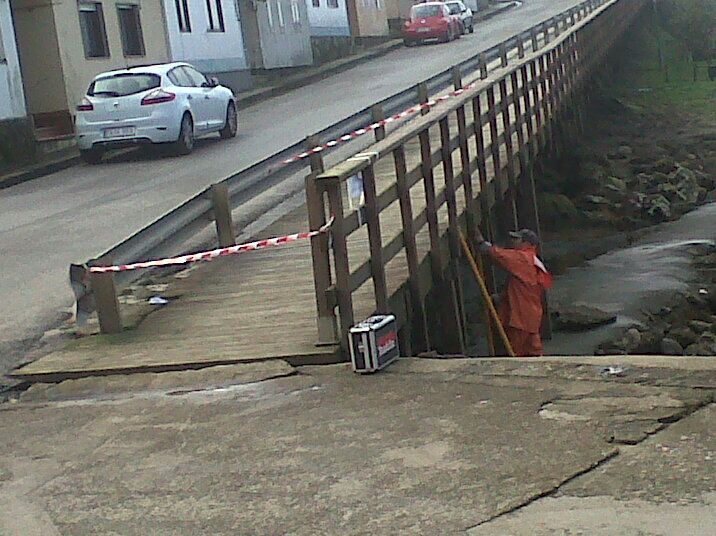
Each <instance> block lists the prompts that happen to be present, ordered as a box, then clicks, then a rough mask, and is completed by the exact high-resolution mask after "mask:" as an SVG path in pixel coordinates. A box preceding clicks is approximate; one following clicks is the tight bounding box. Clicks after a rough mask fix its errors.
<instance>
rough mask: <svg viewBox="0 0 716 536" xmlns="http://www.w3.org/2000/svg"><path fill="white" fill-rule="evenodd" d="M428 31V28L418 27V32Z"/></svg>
mask: <svg viewBox="0 0 716 536" xmlns="http://www.w3.org/2000/svg"><path fill="white" fill-rule="evenodd" d="M429 31H430V28H418V33H425V32H429Z"/></svg>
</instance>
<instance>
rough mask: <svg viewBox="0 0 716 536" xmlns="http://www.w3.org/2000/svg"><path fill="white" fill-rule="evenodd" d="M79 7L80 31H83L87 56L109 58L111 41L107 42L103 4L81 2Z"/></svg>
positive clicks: (83, 41)
mask: <svg viewBox="0 0 716 536" xmlns="http://www.w3.org/2000/svg"><path fill="white" fill-rule="evenodd" d="M77 7H78V9H79V12H80V31H81V32H82V43H83V44H84V47H85V56H86V57H88V58H109V43H108V42H107V30H106V28H105V26H104V14H103V13H102V4H100V3H99V2H81V3H79V4H78V6H77Z"/></svg>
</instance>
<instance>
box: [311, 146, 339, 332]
mask: <svg viewBox="0 0 716 536" xmlns="http://www.w3.org/2000/svg"><path fill="white" fill-rule="evenodd" d="M317 145H318V139H317V138H316V137H315V136H309V137H308V138H307V139H306V149H307V150H311V149H312V148H313V147H316V146H317ZM309 162H310V166H311V174H310V175H308V176H307V177H306V208H307V209H308V225H309V227H310V228H311V229H320V228H321V227H323V226H324V225H325V224H326V208H325V203H324V200H323V196H324V190H323V185H321V184H318V182H317V181H316V177H317V176H318V174H320V173H323V171H324V165H323V157H322V156H321V154H320V153H317V154H314V155H311V157H310V159H309ZM311 257H312V259H313V286H314V291H315V294H316V311H317V314H318V319H317V325H318V344H319V345H324V344H336V343H337V342H339V341H340V335H339V332H338V321H337V318H336V313H335V311H334V308H333V305H332V300H331V299H330V298H329V289H330V288H331V286H332V285H333V278H332V275H331V255H330V245H329V239H328V234H327V233H323V234H320V235H317V236H314V237H313V238H311Z"/></svg>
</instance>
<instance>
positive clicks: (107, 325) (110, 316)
mask: <svg viewBox="0 0 716 536" xmlns="http://www.w3.org/2000/svg"><path fill="white" fill-rule="evenodd" d="M111 265H112V259H111V258H109V257H104V258H102V259H98V260H97V261H95V262H93V263H92V266H111ZM89 277H90V286H91V288H92V295H93V296H94V301H95V306H96V308H97V317H98V318H99V329H100V331H101V332H102V333H103V334H105V335H111V334H114V333H120V332H121V331H122V316H121V314H120V312H119V300H118V299H117V288H116V287H115V285H114V273H112V272H106V273H93V272H90V276H89Z"/></svg>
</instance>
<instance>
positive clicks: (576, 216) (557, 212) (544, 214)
mask: <svg viewBox="0 0 716 536" xmlns="http://www.w3.org/2000/svg"><path fill="white" fill-rule="evenodd" d="M538 201H539V210H540V217H541V218H543V219H544V220H545V221H546V222H550V223H553V224H555V223H570V222H574V221H578V220H580V219H581V213H580V212H579V210H577V207H575V206H574V203H572V201H571V200H570V199H569V197H567V196H566V195H563V194H549V193H543V194H542V195H540V196H539V198H538Z"/></svg>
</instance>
